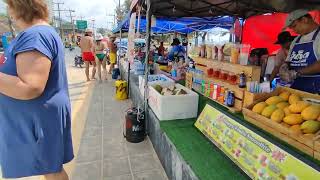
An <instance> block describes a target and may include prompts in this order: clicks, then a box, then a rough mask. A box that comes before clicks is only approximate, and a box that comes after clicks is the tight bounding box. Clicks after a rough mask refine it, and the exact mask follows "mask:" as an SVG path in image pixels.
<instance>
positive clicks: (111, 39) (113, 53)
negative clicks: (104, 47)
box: [108, 34, 117, 74]
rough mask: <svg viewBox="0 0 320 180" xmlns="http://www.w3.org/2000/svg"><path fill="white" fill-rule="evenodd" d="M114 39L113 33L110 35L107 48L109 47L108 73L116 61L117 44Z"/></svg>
mask: <svg viewBox="0 0 320 180" xmlns="http://www.w3.org/2000/svg"><path fill="white" fill-rule="evenodd" d="M115 40H116V36H115V35H113V34H112V35H110V37H109V41H108V48H109V60H110V69H109V74H111V73H112V70H113V68H114V65H115V64H116V63H117V45H116V44H115V43H114V42H115Z"/></svg>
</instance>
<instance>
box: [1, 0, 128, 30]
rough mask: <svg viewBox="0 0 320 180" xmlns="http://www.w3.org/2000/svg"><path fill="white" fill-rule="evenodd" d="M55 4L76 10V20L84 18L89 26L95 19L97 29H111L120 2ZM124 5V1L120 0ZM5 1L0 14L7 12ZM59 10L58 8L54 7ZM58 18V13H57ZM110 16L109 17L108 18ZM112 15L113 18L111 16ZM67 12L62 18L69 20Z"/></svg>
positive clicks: (78, 0) (85, 0)
mask: <svg viewBox="0 0 320 180" xmlns="http://www.w3.org/2000/svg"><path fill="white" fill-rule="evenodd" d="M53 2H61V3H64V4H63V5H62V8H61V9H69V8H70V9H72V10H75V13H74V15H75V16H76V19H80V16H83V20H88V22H90V23H89V25H90V24H92V19H95V27H96V28H99V27H103V28H109V29H110V28H111V27H112V24H111V23H113V19H114V17H113V14H114V12H115V8H116V6H117V5H118V2H119V0H53ZM120 3H121V4H122V3H123V0H120ZM4 7H5V6H4V2H3V0H0V13H4V12H5V8H4ZM54 9H55V10H56V9H57V6H56V5H55V6H54ZM55 15H56V16H58V13H57V12H55ZM107 15H108V16H107ZM110 15H111V16H110ZM67 16H69V14H68V13H67V12H62V17H63V18H64V19H66V20H69V18H68V17H67Z"/></svg>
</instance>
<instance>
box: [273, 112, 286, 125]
mask: <svg viewBox="0 0 320 180" xmlns="http://www.w3.org/2000/svg"><path fill="white" fill-rule="evenodd" d="M284 116H285V113H284V111H283V110H282V109H277V110H275V111H274V112H273V113H272V115H271V120H272V121H275V122H277V123H280V122H281V121H282V120H283V118H284Z"/></svg>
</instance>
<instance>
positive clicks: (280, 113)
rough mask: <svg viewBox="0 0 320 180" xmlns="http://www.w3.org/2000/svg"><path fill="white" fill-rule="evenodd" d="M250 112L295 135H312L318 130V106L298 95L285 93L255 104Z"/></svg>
mask: <svg viewBox="0 0 320 180" xmlns="http://www.w3.org/2000/svg"><path fill="white" fill-rule="evenodd" d="M252 111H253V112H255V113H258V114H261V115H262V116H265V117H267V118H270V119H271V120H272V121H275V122H277V123H281V124H283V125H284V126H286V127H289V128H290V129H291V130H292V131H293V132H294V133H297V134H302V133H303V134H314V133H316V132H317V131H318V130H320V105H318V104H311V103H309V102H306V101H303V100H302V98H301V97H300V96H299V95H297V94H291V93H290V92H287V91H284V92H282V93H280V94H279V96H272V97H270V98H268V99H267V100H266V101H265V102H260V103H258V104H256V105H255V106H254V107H253V108H252Z"/></svg>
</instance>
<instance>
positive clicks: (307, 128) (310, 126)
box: [300, 121, 320, 134]
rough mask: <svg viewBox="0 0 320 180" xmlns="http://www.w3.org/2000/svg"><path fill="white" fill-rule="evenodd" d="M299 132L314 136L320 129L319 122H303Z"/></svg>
mask: <svg viewBox="0 0 320 180" xmlns="http://www.w3.org/2000/svg"><path fill="white" fill-rule="evenodd" d="M300 128H301V130H302V132H303V133H306V134H314V133H316V132H317V131H318V130H319V129H320V122H319V121H305V122H304V123H302V124H301V127H300Z"/></svg>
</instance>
